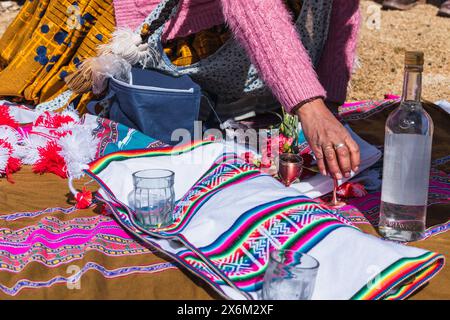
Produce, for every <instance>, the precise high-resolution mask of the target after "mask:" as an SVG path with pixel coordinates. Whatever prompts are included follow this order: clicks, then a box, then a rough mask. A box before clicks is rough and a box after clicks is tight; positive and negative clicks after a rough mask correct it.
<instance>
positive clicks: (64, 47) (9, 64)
mask: <svg viewBox="0 0 450 320" xmlns="http://www.w3.org/2000/svg"><path fill="white" fill-rule="evenodd" d="M114 28H115V20H114V9H113V4H112V0H77V1H76V2H74V1H73V0H70V1H66V0H42V1H38V0H28V1H26V2H25V4H24V6H23V8H22V10H21V11H20V12H19V14H18V16H17V17H16V19H15V20H14V21H13V22H12V24H11V25H10V26H9V27H8V29H7V30H6V32H5V34H4V35H3V37H2V38H1V39H0V97H3V98H10V99H13V100H15V101H21V102H27V103H31V104H38V103H42V102H45V101H48V100H51V99H53V98H55V97H56V96H58V95H59V94H60V93H62V92H64V91H66V90H67V87H66V85H65V83H64V78H65V77H66V76H67V74H69V73H70V72H72V71H74V70H75V69H76V67H77V65H78V64H79V63H80V62H81V61H83V60H84V59H86V58H88V57H91V56H94V55H96V48H97V46H98V45H99V44H102V43H106V42H108V40H109V39H110V37H111V34H112V32H113V31H114ZM88 100H89V96H88V95H84V96H82V97H80V96H75V95H74V96H73V97H72V98H71V101H77V102H81V103H78V110H79V111H80V112H83V111H84V104H85V103H86V102H87V101H88Z"/></svg>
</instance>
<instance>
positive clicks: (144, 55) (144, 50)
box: [99, 28, 159, 66]
mask: <svg viewBox="0 0 450 320" xmlns="http://www.w3.org/2000/svg"><path fill="white" fill-rule="evenodd" d="M99 53H100V55H104V54H111V53H112V54H115V55H117V56H119V57H122V58H123V59H125V60H126V61H128V63H130V64H131V65H136V64H138V63H141V64H142V65H144V66H145V65H147V64H150V63H151V64H155V63H156V62H157V61H159V54H158V52H157V50H154V49H150V48H149V46H148V44H146V43H144V44H143V43H142V39H141V36H140V35H139V34H137V33H135V32H134V31H133V30H131V29H127V28H121V29H118V30H116V31H115V32H114V33H113V35H112V39H111V41H110V42H109V43H108V44H104V45H101V46H100V47H99Z"/></svg>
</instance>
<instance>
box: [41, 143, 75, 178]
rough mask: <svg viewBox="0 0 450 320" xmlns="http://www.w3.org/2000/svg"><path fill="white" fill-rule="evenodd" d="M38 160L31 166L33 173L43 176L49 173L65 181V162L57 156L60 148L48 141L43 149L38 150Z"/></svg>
mask: <svg viewBox="0 0 450 320" xmlns="http://www.w3.org/2000/svg"><path fill="white" fill-rule="evenodd" d="M38 151H39V160H38V161H37V162H36V163H35V164H34V165H33V172H34V173H40V174H44V173H46V172H51V173H54V174H56V175H57V176H59V177H61V178H63V179H66V178H67V171H66V162H65V161H64V158H63V157H62V156H61V155H60V154H59V152H60V151H61V147H60V146H59V145H58V144H57V143H56V142H55V141H50V142H48V143H47V145H46V146H45V147H43V148H42V147H40V148H38Z"/></svg>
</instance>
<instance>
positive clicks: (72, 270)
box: [0, 100, 450, 299]
mask: <svg viewBox="0 0 450 320" xmlns="http://www.w3.org/2000/svg"><path fill="white" fill-rule="evenodd" d="M392 102H395V100H387V101H379V102H373V101H367V102H360V103H353V104H347V105H346V106H344V107H343V108H342V110H341V111H342V115H343V116H344V117H345V118H346V119H347V120H348V121H349V123H350V125H351V127H352V128H353V129H354V130H355V131H356V132H357V133H358V135H360V136H362V137H363V138H364V139H365V140H367V141H369V142H370V143H371V144H374V145H382V144H383V139H384V138H383V135H382V132H383V131H384V130H383V126H384V123H385V119H386V117H387V114H389V112H390V111H391V110H392V109H393V108H394V107H395V105H392ZM1 104H3V102H2V103H1ZM425 107H426V108H427V111H428V112H429V113H430V114H431V115H432V117H433V120H434V122H435V127H436V130H435V131H436V132H435V141H434V148H433V160H434V162H433V170H432V174H431V181H430V197H429V205H430V207H429V210H428V220H427V225H428V226H430V227H433V226H434V228H431V229H430V230H429V231H430V233H429V235H433V237H432V238H429V239H427V240H425V241H423V242H419V243H414V244H411V246H415V247H422V248H425V249H426V250H427V251H434V252H441V253H444V254H446V253H448V243H449V241H448V233H444V232H445V231H446V230H447V228H446V226H447V225H448V223H447V221H448V205H449V202H450V198H449V193H450V191H449V190H450V180H449V175H448V170H449V168H450V167H449V166H448V165H449V163H450V162H448V160H449V157H448V154H449V152H448V139H449V136H448V135H449V133H448V126H449V118H448V115H446V114H445V113H440V112H439V110H437V109H435V108H433V107H432V106H428V105H426V106H425ZM18 109H21V110H15V112H16V115H15V117H16V118H17V119H18V120H20V122H23V123H29V122H32V121H33V120H34V115H33V113H32V112H29V110H26V109H22V108H18ZM85 121H86V123H87V124H88V126H89V127H94V128H95V130H94V131H95V132H94V133H95V135H96V136H97V137H98V138H99V139H100V141H101V143H100V146H101V147H99V150H98V156H99V157H102V156H106V155H108V154H110V153H111V152H118V151H126V150H130V149H131V150H132V149H148V148H153V147H157V146H158V145H160V144H159V143H158V142H157V141H155V140H154V139H151V138H150V137H146V136H145V135H143V134H141V133H139V132H137V131H135V130H132V129H129V128H127V127H125V126H122V125H120V124H117V123H114V122H111V121H109V120H107V119H100V118H96V117H89V116H88V117H86V118H85ZM379 167H380V166H379V165H376V166H375V167H371V168H370V169H371V170H372V169H377V170H379ZM14 180H15V181H16V183H15V184H9V183H7V182H6V181H5V180H4V179H2V180H0V238H1V243H2V248H1V250H0V298H1V299H7V298H14V297H15V298H19V299H33V298H34V299H36V298H40V299H42V298H52V299H62V298H64V299H108V298H110V299H171V298H176V299H198V298H202V299H205V298H211V297H215V298H217V295H216V294H214V292H212V291H211V290H209V289H208V287H209V286H206V285H204V283H203V282H199V281H196V280H195V278H192V277H188V273H185V272H182V271H180V270H184V269H186V268H180V266H179V265H178V263H176V262H175V261H173V259H172V258H170V257H167V256H165V257H164V258H161V257H158V256H157V255H155V254H154V253H153V251H154V249H153V248H154V247H153V245H151V246H149V245H146V244H145V243H143V242H139V241H137V240H136V238H135V237H134V236H132V235H131V234H130V233H128V232H124V231H123V227H122V226H121V225H119V224H118V220H117V219H115V218H113V217H111V216H108V215H106V216H105V215H102V216H99V213H102V209H101V207H99V206H97V207H92V208H89V209H86V210H76V209H75V208H74V207H73V202H72V200H71V199H70V198H67V193H68V190H67V182H66V181H64V180H62V179H60V178H59V177H57V176H54V175H51V174H46V175H44V176H37V175H35V174H33V173H32V172H31V169H30V168H28V167H24V168H23V169H22V170H21V171H20V172H18V173H17V174H15V176H14ZM85 183H88V180H87V179H83V180H81V181H80V182H79V183H78V184H77V186H78V188H79V189H80V188H81V186H83V184H85ZM88 186H89V187H90V188H91V190H96V188H97V187H96V186H95V185H93V184H89V185H88ZM347 201H348V202H349V204H350V205H349V206H347V207H346V208H344V211H341V212H340V213H341V215H342V216H344V217H345V219H346V220H350V221H351V222H352V223H353V224H354V225H356V224H358V227H360V228H361V229H363V230H364V231H365V232H370V233H371V234H376V233H375V230H374V229H373V228H372V227H371V225H370V223H374V224H375V225H376V220H377V216H378V206H379V190H373V191H370V192H369V194H368V195H367V196H366V197H363V198H357V199H348V200H347ZM46 208H48V209H46ZM121 230H122V231H121ZM351 244H352V243H346V244H345V245H351ZM349 248H351V247H349ZM353 271H354V269H353V268H352V267H348V268H347V269H345V270H344V269H342V270H341V272H342V274H350V275H351V274H352V273H353ZM377 272H379V268H377V267H376V268H374V267H372V268H369V270H367V277H372V276H373V275H374V274H375V273H377ZM196 278H198V276H196ZM447 279H448V271H447V269H444V271H443V272H441V273H440V274H439V275H438V278H437V279H436V281H432V282H431V283H430V284H429V285H427V286H426V288H424V289H423V290H420V292H418V293H417V294H415V295H414V297H413V298H415V299H429V298H434V299H436V298H438V299H441V298H446V297H448V289H447V288H448V285H447V284H446V283H447V282H446V281H447ZM72 280H73V282H74V285H72V286H71V287H73V288H74V289H69V288H68V287H67V285H68V284H70V283H71V282H72ZM78 281H79V282H78ZM78 284H79V288H78ZM174 284H177V285H174ZM178 288H184V289H183V290H182V291H180V290H179V289H178Z"/></svg>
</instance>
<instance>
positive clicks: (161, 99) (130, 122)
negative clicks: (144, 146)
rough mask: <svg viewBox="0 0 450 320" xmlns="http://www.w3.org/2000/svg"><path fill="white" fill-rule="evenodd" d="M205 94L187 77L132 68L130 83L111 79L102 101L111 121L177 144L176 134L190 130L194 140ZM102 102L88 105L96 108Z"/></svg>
mask: <svg viewBox="0 0 450 320" xmlns="http://www.w3.org/2000/svg"><path fill="white" fill-rule="evenodd" d="M201 97H202V92H201V89H200V87H199V86H198V85H197V84H196V83H195V82H193V81H192V79H191V78H190V77H189V76H187V75H184V76H180V77H174V76H171V75H167V74H163V73H161V72H159V71H156V70H148V69H140V68H132V69H131V76H130V82H129V83H127V82H124V81H121V80H117V79H114V78H112V79H110V80H109V86H108V91H107V94H106V96H105V97H104V98H103V99H102V101H105V102H106V101H107V102H108V105H109V118H110V119H111V120H113V121H116V122H118V123H121V124H124V125H126V126H128V127H131V128H134V129H137V130H139V131H141V132H143V133H144V134H146V135H148V136H150V137H152V138H155V139H157V140H161V141H163V142H165V143H167V144H171V145H174V144H176V143H177V142H178V141H172V140H171V136H172V133H173V132H174V131H175V130H176V129H186V130H188V131H189V132H190V134H191V137H194V122H195V121H196V120H198V116H199V109H200V103H201ZM98 102H99V101H95V102H92V103H90V104H89V105H88V110H89V112H91V113H93V114H95V110H94V107H95V105H97V103H98Z"/></svg>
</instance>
